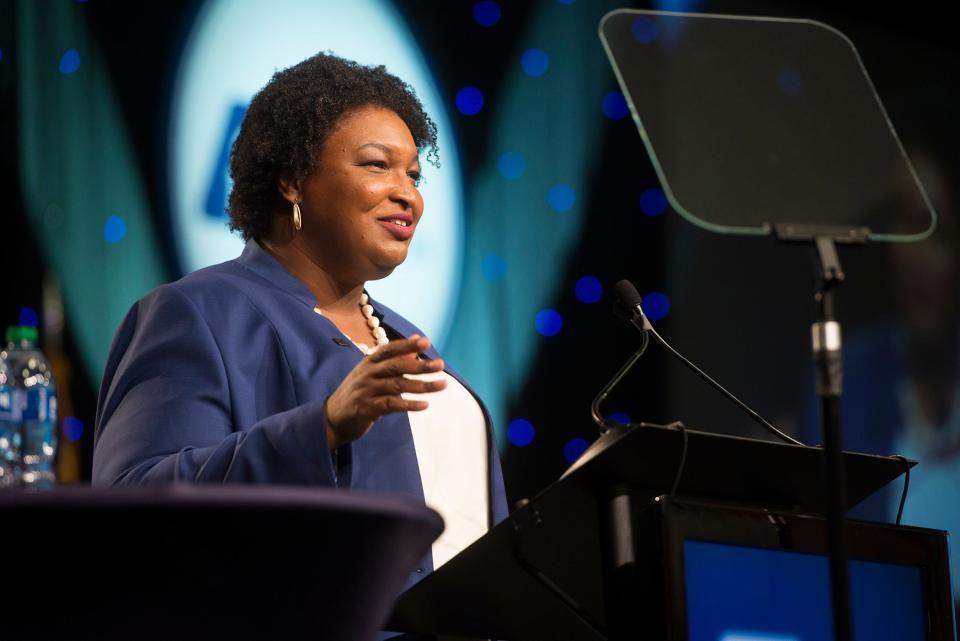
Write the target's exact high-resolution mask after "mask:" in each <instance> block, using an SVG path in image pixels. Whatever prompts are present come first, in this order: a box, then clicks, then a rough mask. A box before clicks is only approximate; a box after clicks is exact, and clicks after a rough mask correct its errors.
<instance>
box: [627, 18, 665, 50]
mask: <svg viewBox="0 0 960 641" xmlns="http://www.w3.org/2000/svg"><path fill="white" fill-rule="evenodd" d="M630 33H631V34H633V39H634V40H636V41H637V42H641V43H643V44H645V45H648V44H650V43H652V42H654V41H655V40H656V39H657V36H659V35H660V27H658V26H657V23H656V22H654V21H653V20H651V19H650V18H648V17H646V16H637V17H636V18H634V19H633V24H631V25H630Z"/></svg>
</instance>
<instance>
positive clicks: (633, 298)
mask: <svg viewBox="0 0 960 641" xmlns="http://www.w3.org/2000/svg"><path fill="white" fill-rule="evenodd" d="M613 291H614V294H615V295H616V297H617V302H616V304H615V309H616V310H617V313H618V314H619V315H621V316H622V317H623V318H624V319H625V320H626V321H627V322H629V323H630V324H631V325H633V326H634V327H636V328H637V330H639V331H640V332H641V333H642V334H643V343H642V347H641V348H640V351H639V352H637V354H635V355H634V357H633V358H632V359H631V360H630V361H628V365H625V366H624V367H623V368H621V371H620V372H617V376H615V377H614V380H613V381H611V382H610V383H609V384H608V388H610V389H612V388H613V386H614V385H616V384H617V383H619V382H620V378H623V375H624V374H626V371H627V370H629V368H630V367H632V366H633V363H635V362H636V361H637V359H639V358H640V355H641V354H643V351H644V350H645V349H646V347H647V343H648V342H649V340H650V336H651V335H652V336H653V337H654V338H655V339H657V342H658V343H660V344H661V345H663V346H664V347H665V348H666V349H667V351H668V352H670V353H671V354H673V355H674V356H675V357H676V358H678V359H679V360H680V362H681V363H683V364H684V365H686V367H687V368H688V369H689V370H690V371H692V372H693V373H695V374H696V375H697V376H699V377H700V378H702V379H703V380H705V381H706V382H707V383H709V384H710V385H711V386H712V387H713V388H714V389H716V390H717V391H718V392H720V393H721V394H723V395H724V396H726V397H727V398H728V399H729V400H730V401H732V402H733V403H734V404H735V405H736V406H737V407H739V408H740V409H741V410H743V411H744V412H745V413H746V414H747V415H748V416H749V417H750V418H752V419H753V420H754V421H756V422H757V423H759V424H760V425H761V426H763V428H764V429H766V430H767V431H769V432H770V433H772V434H773V435H774V436H776V437H778V438H780V439H782V440H784V441H787V442H788V443H793V444H794V445H801V446H802V445H803V443H801V442H800V441H798V440H797V439H795V438H793V437H792V436H789V435H788V434H785V433H783V432H781V431H780V430H778V429H777V428H775V427H774V426H773V425H771V424H770V423H769V421H767V420H766V419H765V418H763V417H762V416H760V415H759V414H757V413H756V412H755V411H753V410H752V409H750V408H749V407H747V405H746V404H745V403H744V402H743V401H741V400H740V399H738V398H737V397H736V396H734V395H733V394H731V393H730V392H728V391H727V390H726V389H724V387H723V386H722V385H720V383H718V382H716V381H715V380H713V379H712V378H710V377H709V376H707V374H706V373H705V372H704V371H703V370H701V369H700V368H699V367H697V366H696V365H694V364H693V363H691V362H690V361H689V360H687V359H686V358H685V357H684V356H683V354H681V353H680V352H678V351H677V350H675V349H673V348H672V347H671V346H670V344H669V343H667V341H665V340H664V339H663V337H662V336H660V334H658V333H657V330H655V329H654V328H653V325H651V324H650V320H649V319H648V318H647V315H646V314H644V313H643V307H642V305H641V302H642V299H641V298H640V294H638V293H637V288H636V287H634V286H633V283H631V282H630V281H629V280H626V279H624V280H621V281H620V282H618V283H617V284H616V285H614V286H613ZM618 377H619V378H618ZM608 388H604V391H606V392H607V393H609V391H610V389H608ZM602 393H603V392H601V394H602ZM603 398H606V395H604V396H603ZM597 399H598V400H595V401H594V408H593V412H594V421H596V420H597V417H598V416H599V412H598V411H597V409H596V406H597V405H598V404H599V403H598V401H602V400H603V399H602V398H600V397H599V396H598V397H597ZM600 420H601V429H602V428H603V427H609V426H608V425H607V422H606V421H605V420H603V419H600Z"/></svg>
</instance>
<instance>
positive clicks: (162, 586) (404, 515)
mask: <svg viewBox="0 0 960 641" xmlns="http://www.w3.org/2000/svg"><path fill="white" fill-rule="evenodd" d="M0 523H2V527H3V535H2V536H0V540H2V541H3V573H2V575H0V577H2V578H0V603H3V606H4V607H3V610H4V613H5V614H4V616H3V622H2V629H3V637H4V638H8V639H20V638H23V639H26V638H29V639H54V638H56V639H66V638H73V639H80V638H97V639H103V640H108V639H137V640H152V639H158V640H159V639H163V640H164V641H174V640H189V639H204V640H210V639H285V640H287V639H290V640H292V639H324V640H325V641H334V640H341V639H342V640H344V641H346V640H349V641H366V640H369V639H373V638H374V636H375V634H376V631H377V630H378V629H380V627H381V626H382V624H383V622H384V621H385V619H386V617H387V614H388V613H389V610H390V607H391V606H392V604H393V601H394V599H395V598H396V595H397V594H398V593H399V592H400V591H401V590H402V589H403V587H404V584H405V583H406V581H407V579H408V578H409V576H410V575H411V573H413V572H414V570H415V569H416V568H417V567H418V564H419V563H420V561H421V559H422V558H423V557H424V555H425V554H426V553H427V551H428V550H429V548H430V544H431V543H432V542H433V540H434V539H435V538H436V537H437V536H438V535H439V534H440V532H441V530H442V529H443V526H442V522H441V520H440V518H439V517H438V516H437V515H436V513H434V512H433V511H431V510H429V509H428V508H426V507H425V506H424V505H423V504H422V503H419V502H417V501H413V500H408V499H406V498H404V497H399V496H384V495H376V494H365V493H356V492H346V491H337V490H329V489H304V488H283V487H269V488H267V487H224V486H188V485H181V486H169V487H166V488H157V489H138V490H119V489H117V490H113V489H111V490H94V489H90V488H76V489H67V488H64V489H58V490H55V491H52V492H47V493H37V494H25V493H20V492H6V493H0Z"/></svg>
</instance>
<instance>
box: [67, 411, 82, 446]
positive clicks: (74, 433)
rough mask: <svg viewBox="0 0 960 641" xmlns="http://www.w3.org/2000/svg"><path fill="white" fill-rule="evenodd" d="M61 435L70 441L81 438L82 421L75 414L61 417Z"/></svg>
mask: <svg viewBox="0 0 960 641" xmlns="http://www.w3.org/2000/svg"><path fill="white" fill-rule="evenodd" d="M63 435H64V436H65V437H66V438H67V440H68V441H70V442H71V443H76V442H77V441H79V440H80V439H81V438H83V421H81V420H80V419H79V418H77V417H76V416H67V417H65V418H64V419H63Z"/></svg>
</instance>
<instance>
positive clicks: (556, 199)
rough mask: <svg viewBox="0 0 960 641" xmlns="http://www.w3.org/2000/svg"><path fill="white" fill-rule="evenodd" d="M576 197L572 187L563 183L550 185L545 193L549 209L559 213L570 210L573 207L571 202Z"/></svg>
mask: <svg viewBox="0 0 960 641" xmlns="http://www.w3.org/2000/svg"><path fill="white" fill-rule="evenodd" d="M576 198H577V197H576V194H575V193H574V191H573V187H571V186H570V185H564V184H563V183H560V184H557V185H554V186H553V187H551V188H550V192H549V193H548V194H547V202H549V203H550V209H552V210H554V211H556V212H560V213H563V212H566V211H570V210H571V209H572V208H573V203H574V201H575V200H576Z"/></svg>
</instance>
